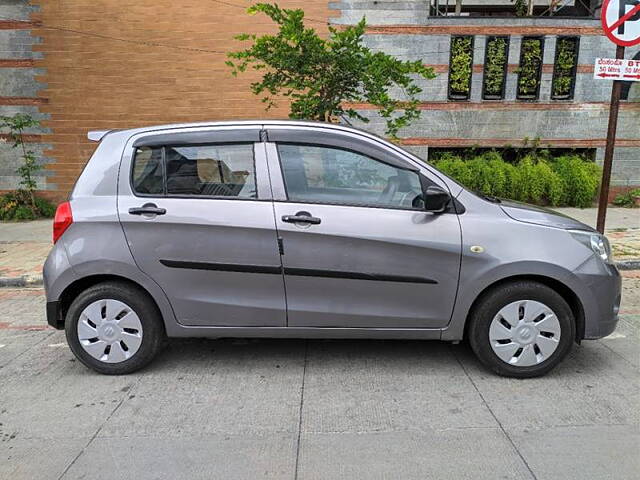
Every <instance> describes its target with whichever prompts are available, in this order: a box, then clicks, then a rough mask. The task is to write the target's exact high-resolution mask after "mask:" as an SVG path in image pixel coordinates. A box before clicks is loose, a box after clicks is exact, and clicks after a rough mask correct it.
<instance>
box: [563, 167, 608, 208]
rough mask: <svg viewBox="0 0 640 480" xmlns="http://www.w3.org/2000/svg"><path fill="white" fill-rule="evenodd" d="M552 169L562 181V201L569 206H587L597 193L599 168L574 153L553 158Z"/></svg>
mask: <svg viewBox="0 0 640 480" xmlns="http://www.w3.org/2000/svg"><path fill="white" fill-rule="evenodd" d="M554 170H555V171H556V172H558V174H559V175H560V177H561V179H562V183H563V194H562V203H563V204H565V205H569V206H571V207H581V208H584V207H589V206H591V204H592V203H593V199H594V198H595V196H596V194H597V193H598V186H599V184H600V181H599V180H600V169H599V168H598V166H597V165H596V164H595V163H590V162H585V161H584V160H582V159H581V158H580V157H578V156H576V155H564V156H562V157H559V158H557V159H556V160H555V163H554Z"/></svg>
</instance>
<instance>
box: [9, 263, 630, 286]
mask: <svg viewBox="0 0 640 480" xmlns="http://www.w3.org/2000/svg"><path fill="white" fill-rule="evenodd" d="M616 267H618V270H640V258H638V259H631V260H622V261H620V262H616ZM42 283H43V282H42V275H22V276H21V277H0V288H11V287H13V288H24V287H41V286H42Z"/></svg>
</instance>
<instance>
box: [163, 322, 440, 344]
mask: <svg viewBox="0 0 640 480" xmlns="http://www.w3.org/2000/svg"><path fill="white" fill-rule="evenodd" d="M441 334H442V330H441V329H439V328H437V329H436V328H413V329H409V328H407V329H393V328H331V327H322V328H320V327H186V326H182V325H174V326H173V327H172V328H170V329H168V331H167V335H168V336H169V337H200V338H223V337H245V338H362V339H366V338H371V339H385V338H386V339H396V340H440V337H441Z"/></svg>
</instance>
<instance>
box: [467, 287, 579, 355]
mask: <svg viewBox="0 0 640 480" xmlns="http://www.w3.org/2000/svg"><path fill="white" fill-rule="evenodd" d="M522 280H527V281H532V282H538V283H541V284H543V285H545V286H547V287H549V288H551V289H553V290H554V291H555V292H557V293H558V294H559V295H560V296H561V297H562V298H563V299H564V300H565V301H566V302H567V304H569V307H570V308H571V312H572V313H573V318H574V319H575V322H576V338H575V341H576V342H577V343H580V341H581V340H582V339H583V338H584V329H585V313H584V306H583V305H582V302H581V301H580V298H579V297H578V295H577V294H576V293H575V292H574V291H573V290H572V289H571V288H570V287H569V286H568V285H566V284H565V283H563V282H561V281H559V280H557V279H555V278H551V277H547V276H544V275H512V276H509V277H505V278H501V279H500V280H496V281H495V282H493V283H491V284H489V285H487V286H486V287H485V288H484V289H483V290H482V291H481V292H480V293H479V294H478V295H477V296H476V298H475V300H474V301H473V303H472V304H471V307H470V308H469V311H468V313H467V315H466V318H465V323H464V336H463V338H464V339H466V338H467V333H468V330H469V323H470V322H469V319H470V318H471V316H472V314H473V312H474V310H475V309H476V308H477V306H478V304H479V303H480V302H481V301H482V299H483V298H484V297H485V296H486V295H487V294H488V293H489V292H491V291H492V290H495V289H497V288H500V287H501V286H502V285H505V284H508V283H513V282H517V281H522Z"/></svg>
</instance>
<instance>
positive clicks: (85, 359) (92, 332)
mask: <svg viewBox="0 0 640 480" xmlns="http://www.w3.org/2000/svg"><path fill="white" fill-rule="evenodd" d="M65 331H66V335H67V342H68V343H69V347H70V348H71V350H72V351H73V353H74V354H75V356H76V357H77V358H78V360H80V361H81V362H82V363H83V364H84V365H86V366H87V367H89V368H91V369H93V370H95V371H97V372H99V373H103V374H107V375H121V374H127V373H131V372H134V371H136V370H138V369H140V368H142V367H144V366H145V365H147V364H148V363H149V362H150V361H151V360H152V359H153V357H154V356H155V355H156V354H157V352H158V351H159V350H160V348H161V346H162V343H163V340H164V328H163V325H162V321H161V317H160V313H159V312H158V309H157V307H156V305H155V304H154V302H153V301H152V300H151V299H150V298H149V296H148V295H147V294H146V293H145V292H143V291H142V290H140V289H139V288H137V287H135V286H133V285H129V284H126V283H120V282H105V283H100V284H98V285H94V286H92V287H90V288H89V289H87V290H85V291H84V292H82V293H81V294H80V295H79V296H78V297H77V298H76V299H75V301H74V302H73V303H72V304H71V307H70V308H69V311H68V312H67V316H66V322H65Z"/></svg>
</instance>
